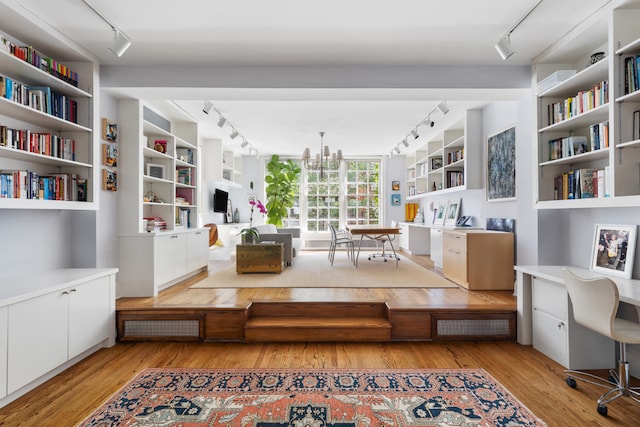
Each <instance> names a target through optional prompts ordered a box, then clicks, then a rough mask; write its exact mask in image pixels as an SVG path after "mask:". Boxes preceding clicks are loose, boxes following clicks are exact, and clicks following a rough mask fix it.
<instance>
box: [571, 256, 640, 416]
mask: <svg viewBox="0 0 640 427" xmlns="http://www.w3.org/2000/svg"><path fill="white" fill-rule="evenodd" d="M562 277H563V279H564V283H565V286H566V288H567V291H568V292H569V298H570V299H571V305H572V306H573V317H574V318H575V320H576V323H579V324H580V325H582V326H584V327H586V328H589V329H591V330H593V331H595V332H598V333H600V334H602V335H604V336H606V337H609V338H611V339H613V340H615V341H617V342H618V343H619V344H620V355H619V357H620V360H619V361H618V370H617V371H616V370H614V369H611V370H610V371H609V378H608V379H604V378H601V377H598V376H596V375H593V374H590V373H588V372H581V371H575V370H570V369H567V370H565V371H564V372H565V374H566V375H567V380H566V381H567V384H568V385H569V387H572V388H575V387H576V385H577V384H576V380H575V379H579V380H581V381H585V382H587V383H590V384H594V385H597V386H599V387H604V388H607V389H609V391H607V392H606V393H605V394H603V395H602V396H601V397H600V398H599V399H598V402H597V403H598V413H599V414H600V415H604V416H606V415H607V406H606V404H607V403H609V402H611V401H613V400H615V399H617V398H619V397H621V396H628V397H630V398H631V399H633V400H635V401H637V402H640V388H639V387H633V388H631V387H629V362H627V347H626V345H627V344H640V323H636V322H632V321H630V320H625V319H620V318H618V317H616V313H617V311H618V305H619V303H620V298H619V295H618V287H617V286H616V284H615V282H613V281H612V280H611V279H609V278H607V277H599V278H595V279H583V278H581V277H578V276H576V275H575V274H574V273H572V272H571V271H569V270H567V269H566V268H563V269H562ZM574 377H575V379H574Z"/></svg>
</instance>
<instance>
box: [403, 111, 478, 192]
mask: <svg viewBox="0 0 640 427" xmlns="http://www.w3.org/2000/svg"><path fill="white" fill-rule="evenodd" d="M480 159H482V111H481V110H467V111H466V112H465V114H464V116H463V117H462V118H460V120H458V121H456V122H455V123H454V124H452V125H451V126H449V127H448V128H447V129H445V130H444V131H443V132H441V133H439V134H437V135H436V136H434V137H433V138H431V139H429V140H428V141H426V142H424V143H422V144H421V145H420V146H419V147H418V149H417V150H416V151H415V152H413V153H411V154H409V155H407V158H406V174H407V178H406V180H407V200H414V199H418V198H421V197H425V196H427V195H434V194H444V193H448V192H453V191H460V190H470V189H477V188H482V162H481V161H480Z"/></svg>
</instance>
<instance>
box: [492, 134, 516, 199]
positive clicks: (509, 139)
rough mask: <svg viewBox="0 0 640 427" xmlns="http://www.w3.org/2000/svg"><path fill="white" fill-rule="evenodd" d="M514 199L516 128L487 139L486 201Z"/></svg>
mask: <svg viewBox="0 0 640 427" xmlns="http://www.w3.org/2000/svg"><path fill="white" fill-rule="evenodd" d="M515 197H516V128H515V126H512V127H510V128H509V129H506V130H503V131H501V132H498V133H497V134H495V135H491V136H489V137H488V138H487V200H488V201H490V202H492V201H507V200H515Z"/></svg>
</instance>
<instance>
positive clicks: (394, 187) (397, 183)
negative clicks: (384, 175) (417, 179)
mask: <svg viewBox="0 0 640 427" xmlns="http://www.w3.org/2000/svg"><path fill="white" fill-rule="evenodd" d="M391 191H400V181H391Z"/></svg>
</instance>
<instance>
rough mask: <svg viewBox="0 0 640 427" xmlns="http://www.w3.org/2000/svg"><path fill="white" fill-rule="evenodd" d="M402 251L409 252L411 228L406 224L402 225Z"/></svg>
mask: <svg viewBox="0 0 640 427" xmlns="http://www.w3.org/2000/svg"><path fill="white" fill-rule="evenodd" d="M399 238H400V249H404V250H405V251H408V250H409V226H408V225H405V224H401V225H400V236H399Z"/></svg>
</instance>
